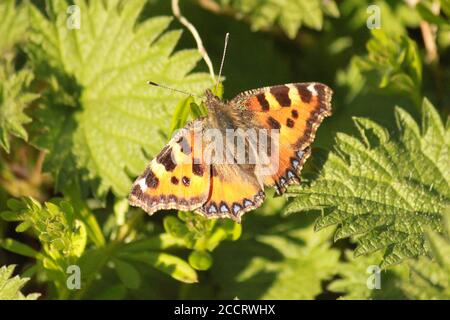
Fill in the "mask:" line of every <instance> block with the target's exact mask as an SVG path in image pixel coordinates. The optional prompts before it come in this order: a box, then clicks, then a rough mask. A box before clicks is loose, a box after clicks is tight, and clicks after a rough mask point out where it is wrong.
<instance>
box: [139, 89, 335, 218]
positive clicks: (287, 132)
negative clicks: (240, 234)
mask: <svg viewBox="0 0 450 320" xmlns="http://www.w3.org/2000/svg"><path fill="white" fill-rule="evenodd" d="M331 94H332V92H331V89H329V88H328V87H327V86H326V85H323V84H320V83H296V84H287V85H280V86H273V87H265V88H261V89H254V90H249V91H246V92H243V93H241V94H239V95H238V96H236V97H235V98H234V99H232V100H231V101H228V102H226V101H222V100H221V99H220V98H218V97H217V96H215V95H214V94H213V93H212V92H211V91H209V90H207V91H206V93H205V97H206V101H205V104H206V106H207V108H208V115H207V116H205V117H203V118H200V119H197V120H194V121H192V122H191V123H189V124H188V125H186V127H185V128H183V129H182V130H181V131H179V132H178V133H177V134H176V135H175V136H174V137H173V138H172V139H171V140H170V142H169V143H168V145H167V146H165V147H164V148H163V150H162V151H161V152H160V154H159V155H158V156H157V157H156V158H155V159H153V160H152V161H151V163H150V165H149V166H148V167H147V168H146V170H145V172H144V173H143V174H142V175H141V176H139V177H138V178H137V179H136V181H135V183H134V184H133V187H132V191H131V193H130V203H131V204H132V205H136V206H140V207H142V208H143V209H144V210H145V211H147V212H148V213H149V214H152V213H154V212H155V211H157V210H159V209H179V210H184V211H188V210H191V211H196V212H197V213H201V214H203V215H205V216H207V217H229V218H232V219H234V220H236V221H240V219H241V216H242V215H243V214H244V213H245V212H248V211H250V210H253V209H255V208H257V207H259V206H260V205H261V204H262V202H263V201H264V197H265V195H264V187H272V186H273V187H275V189H276V191H277V193H279V194H282V193H283V192H285V191H286V188H287V186H289V185H290V184H295V183H300V171H301V168H302V166H303V164H304V162H305V161H306V159H307V158H308V157H309V155H310V145H311V143H312V142H313V140H314V137H315V133H316V131H317V128H318V126H319V125H320V123H321V122H322V120H323V118H324V117H326V116H329V115H331ZM262 133H263V134H265V135H262ZM263 138H264V139H263ZM239 139H240V140H239ZM213 141H214V143H213ZM236 141H240V142H241V145H239V142H237V145H236V144H235V142H236ZM230 142H232V143H230ZM218 147H220V148H218ZM239 147H241V148H239ZM262 147H264V148H262ZM240 149H242V150H240ZM261 150H262V151H261ZM275 151H276V152H275ZM239 152H241V153H239ZM261 159H264V160H265V162H266V165H267V163H269V164H270V166H269V167H270V169H271V171H270V170H269V171H267V170H266V171H264V170H262V168H266V167H267V166H264V165H262V164H261V163H262V160H261ZM274 164H275V165H274Z"/></svg>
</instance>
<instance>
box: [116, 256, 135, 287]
mask: <svg viewBox="0 0 450 320" xmlns="http://www.w3.org/2000/svg"><path fill="white" fill-rule="evenodd" d="M114 266H115V268H116V272H117V276H118V277H119V279H120V281H122V283H123V284H124V285H125V287H127V288H129V289H137V288H139V286H140V284H141V276H140V274H139V272H138V271H137V270H136V268H135V267H134V266H133V265H132V264H130V263H128V262H125V261H122V260H119V259H115V260H114Z"/></svg>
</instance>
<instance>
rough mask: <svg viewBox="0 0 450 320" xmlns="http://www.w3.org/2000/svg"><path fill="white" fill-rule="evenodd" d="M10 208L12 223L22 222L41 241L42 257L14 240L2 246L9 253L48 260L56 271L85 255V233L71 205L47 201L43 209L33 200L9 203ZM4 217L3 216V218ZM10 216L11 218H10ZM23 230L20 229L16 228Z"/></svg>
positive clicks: (19, 229)
mask: <svg viewBox="0 0 450 320" xmlns="http://www.w3.org/2000/svg"><path fill="white" fill-rule="evenodd" d="M8 206H9V207H10V209H12V210H14V209H15V211H14V213H15V219H14V221H18V222H21V224H19V226H22V225H26V227H27V228H31V229H32V230H33V232H34V233H35V234H36V236H37V238H38V239H39V241H40V242H41V245H42V247H43V251H44V253H45V254H44V255H41V254H40V253H36V251H35V250H33V249H31V248H29V247H28V246H27V245H24V244H22V243H20V242H17V241H15V240H13V239H7V240H4V241H3V242H2V246H3V247H4V248H5V249H7V250H10V251H13V252H15V253H18V254H22V255H25V256H31V257H34V258H39V259H42V258H43V257H44V256H45V257H46V259H47V260H48V265H50V264H51V265H55V266H56V270H61V269H63V270H65V268H64V267H65V264H69V263H70V262H73V260H74V259H77V258H79V257H80V256H81V254H82V253H83V252H84V249H85V247H86V241H87V233H86V228H85V226H84V224H83V223H82V222H81V221H79V220H76V219H74V218H73V209H72V207H71V205H70V204H69V203H67V202H64V201H59V202H57V201H55V202H46V203H45V205H44V206H42V205H41V204H40V203H39V202H38V201H36V200H34V199H33V198H31V197H30V198H23V199H22V205H19V204H18V203H17V202H16V201H8ZM2 216H3V215H2ZM9 216H10V217H12V216H13V215H9ZM16 231H17V232H22V231H24V230H23V228H18V229H16Z"/></svg>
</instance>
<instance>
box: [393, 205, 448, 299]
mask: <svg viewBox="0 0 450 320" xmlns="http://www.w3.org/2000/svg"><path fill="white" fill-rule="evenodd" d="M442 226H443V229H444V231H445V232H444V233H437V232H435V231H431V230H429V231H428V232H427V233H426V238H427V243H428V244H429V246H430V251H431V256H430V257H421V258H420V259H419V260H418V261H412V262H411V263H410V264H409V266H410V268H411V277H410V281H405V282H404V283H403V285H402V288H403V290H404V291H405V294H406V296H407V297H408V298H409V299H423V300H431V299H433V300H435V299H438V300H448V299H450V209H449V208H447V209H446V212H445V215H444V219H443V224H442Z"/></svg>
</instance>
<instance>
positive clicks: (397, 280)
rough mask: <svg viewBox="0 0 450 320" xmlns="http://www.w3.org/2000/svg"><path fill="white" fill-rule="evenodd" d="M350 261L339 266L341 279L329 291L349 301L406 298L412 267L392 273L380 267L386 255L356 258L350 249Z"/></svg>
mask: <svg viewBox="0 0 450 320" xmlns="http://www.w3.org/2000/svg"><path fill="white" fill-rule="evenodd" d="M345 258H346V259H347V261H346V262H345V263H342V264H340V265H338V266H337V269H336V271H337V274H338V275H339V277H340V278H339V279H336V280H334V281H333V282H331V283H330V284H329V285H328V288H327V289H328V290H330V291H333V292H336V293H340V294H341V296H340V297H339V298H340V299H346V300H363V299H374V300H389V299H406V296H405V294H404V293H403V290H402V284H403V283H404V281H407V279H408V277H409V272H408V267H407V266H406V265H398V266H395V267H392V268H390V269H389V270H382V269H381V268H380V266H379V263H380V261H381V260H382V254H380V253H375V254H372V255H369V256H363V257H358V258H355V257H354V256H353V254H352V252H351V251H350V250H347V251H346V252H345Z"/></svg>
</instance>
